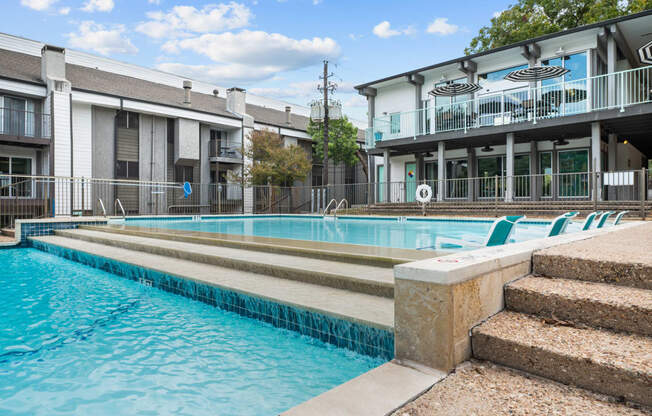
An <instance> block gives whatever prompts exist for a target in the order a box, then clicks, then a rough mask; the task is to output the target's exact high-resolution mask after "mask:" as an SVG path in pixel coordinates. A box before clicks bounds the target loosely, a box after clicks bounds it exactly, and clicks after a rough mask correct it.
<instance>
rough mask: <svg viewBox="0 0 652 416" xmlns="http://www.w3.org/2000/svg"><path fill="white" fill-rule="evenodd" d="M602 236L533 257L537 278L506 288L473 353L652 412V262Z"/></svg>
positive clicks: (475, 334) (475, 336)
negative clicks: (500, 306) (500, 308)
mask: <svg viewBox="0 0 652 416" xmlns="http://www.w3.org/2000/svg"><path fill="white" fill-rule="evenodd" d="M619 234H620V233H619ZM619 237H622V236H619ZM630 237H631V238H635V236H629V237H627V238H630ZM601 238H602V239H601V240H600V241H597V239H589V240H585V241H582V242H578V243H572V244H573V246H572V247H571V246H570V245H568V246H558V247H554V248H552V249H546V250H543V251H541V252H537V253H535V254H534V259H533V260H534V267H533V268H534V272H535V273H537V274H536V275H532V276H527V277H524V278H522V279H519V280H517V281H515V282H511V283H509V284H507V285H506V286H505V307H506V310H505V311H503V312H500V313H498V314H497V315H495V316H493V317H492V318H490V319H489V320H487V321H486V322H484V323H482V324H480V325H479V326H477V327H475V328H474V329H473V331H472V348H473V355H474V357H475V358H478V359H482V360H488V361H491V362H494V363H497V364H500V365H504V366H507V367H511V368H515V369H518V370H522V371H524V372H526V373H530V374H534V375H537V376H541V377H545V378H548V379H551V380H554V381H557V382H561V383H564V384H568V385H573V386H577V387H581V388H585V389H587V390H590V391H593V392H596V393H601V394H606V395H609V396H613V397H615V398H616V399H617V400H625V401H627V402H633V403H638V404H642V405H644V406H652V290H650V288H652V285H651V284H652V268H650V267H649V263H650V262H652V258H648V257H652V256H650V255H649V249H643V248H642V249H641V250H628V249H627V248H621V249H620V250H617V249H613V250H610V249H605V251H602V250H601V248H602V247H606V244H614V245H615V246H618V245H623V244H624V241H623V240H622V239H621V238H614V237H613V236H611V237H609V238H613V239H615V240H616V241H614V242H611V241H609V240H608V239H607V238H606V237H601ZM622 238H625V237H622ZM639 238H640V237H639ZM648 238H649V237H648ZM591 240H593V241H591ZM642 243H643V244H644V243H645V241H644V240H643V241H642ZM645 253H647V254H645ZM625 254H626V255H625ZM628 258H629V259H630V260H629V261H628V260H627V259H628Z"/></svg>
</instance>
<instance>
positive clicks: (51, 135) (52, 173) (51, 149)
mask: <svg viewBox="0 0 652 416" xmlns="http://www.w3.org/2000/svg"><path fill="white" fill-rule="evenodd" d="M55 138H56V136H55V134H54V93H53V92H52V91H51V92H50V166H49V170H50V176H54V141H55ZM54 192H55V183H54V182H51V183H50V199H51V201H52V216H53V217H54V216H55V213H56V211H55V208H56V206H55V205H54V204H55V201H54Z"/></svg>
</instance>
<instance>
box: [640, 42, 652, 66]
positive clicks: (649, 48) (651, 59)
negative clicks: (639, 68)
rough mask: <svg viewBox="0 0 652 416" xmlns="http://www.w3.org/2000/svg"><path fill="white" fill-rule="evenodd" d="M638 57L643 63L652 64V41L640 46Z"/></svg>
mask: <svg viewBox="0 0 652 416" xmlns="http://www.w3.org/2000/svg"><path fill="white" fill-rule="evenodd" d="M638 59H640V60H641V63H642V64H648V65H652V42H648V44H647V45H643V46H641V47H640V48H638Z"/></svg>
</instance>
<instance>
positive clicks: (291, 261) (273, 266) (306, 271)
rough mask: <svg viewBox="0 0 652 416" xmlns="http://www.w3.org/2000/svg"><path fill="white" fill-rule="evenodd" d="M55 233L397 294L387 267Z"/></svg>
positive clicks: (79, 231) (131, 238) (116, 236)
mask: <svg viewBox="0 0 652 416" xmlns="http://www.w3.org/2000/svg"><path fill="white" fill-rule="evenodd" d="M56 235H58V236H61V237H66V238H71V239H77V240H82V241H87V242H93V243H99V244H104V245H107V246H113V247H120V248H125V249H129V250H135V251H139V252H144V253H151V254H156V255H160V256H166V257H169V258H177V259H184V260H191V261H194V262H197V263H205V264H210V265H214V266H220V267H225V268H230V269H235V270H242V271H247V272H253V273H259V274H264V275H268V276H274V277H278V278H282V279H288V280H295V281H300V282H306V283H311V284H316V285H321V286H328V287H333V288H337V289H344V290H349V291H352V292H359V293H365V294H369V295H374V296H383V297H386V298H393V297H394V272H393V270H392V269H391V268H388V267H377V266H367V265H361V264H351V263H341V262H337V261H332V260H322V259H313V258H309V257H304V256H290V255H287V254H271V253H265V252H261V251H255V250H244V249H237V248H230V247H220V246H212V245H205V244H196V243H186V242H180V241H170V240H163V239H157V238H149V237H140V236H133V235H124V234H116V233H108V232H103V231H95V230H88V229H77V230H58V231H56Z"/></svg>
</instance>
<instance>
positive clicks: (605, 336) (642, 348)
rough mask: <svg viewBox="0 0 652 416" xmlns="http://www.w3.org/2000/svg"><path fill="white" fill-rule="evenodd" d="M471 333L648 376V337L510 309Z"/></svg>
mask: <svg viewBox="0 0 652 416" xmlns="http://www.w3.org/2000/svg"><path fill="white" fill-rule="evenodd" d="M473 334H474V335H476V334H478V335H479V334H481V335H485V336H489V337H495V338H500V339H503V340H507V341H510V342H512V343H517V344H520V345H525V346H528V347H530V348H536V349H541V350H547V351H550V352H552V353H556V354H559V355H563V356H569V357H572V358H574V359H578V360H590V361H592V362H595V363H597V364H600V365H605V366H610V367H616V368H620V369H623V370H626V371H629V372H634V373H640V374H646V375H647V376H648V377H649V376H652V359H651V358H652V356H651V354H652V338H650V337H646V336H639V335H632V334H623V333H615V332H611V331H607V330H600V329H593V328H577V327H572V326H564V325H555V324H551V323H547V322H546V320H544V319H541V318H537V317H534V316H531V315H525V314H521V313H517V312H511V311H504V312H501V313H499V314H497V315H495V316H493V317H492V318H491V319H489V320H488V321H486V322H485V323H483V324H481V325H480V326H478V327H476V328H475V329H474V330H473Z"/></svg>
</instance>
